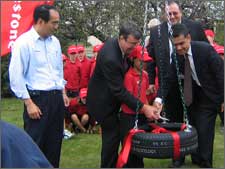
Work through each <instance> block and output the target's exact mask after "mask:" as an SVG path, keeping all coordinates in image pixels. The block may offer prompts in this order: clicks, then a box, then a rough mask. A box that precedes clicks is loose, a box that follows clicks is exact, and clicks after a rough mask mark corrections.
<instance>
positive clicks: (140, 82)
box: [134, 1, 148, 129]
mask: <svg viewBox="0 0 225 169" xmlns="http://www.w3.org/2000/svg"><path fill="white" fill-rule="evenodd" d="M147 12H148V1H146V2H145V14H144V16H145V17H144V27H143V29H144V30H143V38H142V53H141V58H142V59H141V64H140V70H141V72H140V76H139V79H140V81H139V83H138V96H137V97H138V98H140V96H141V84H142V78H143V77H142V75H143V58H144V47H145V37H146V27H147ZM140 106H141V103H140V102H139V101H137V108H136V116H135V124H134V129H138V115H139V108H140Z"/></svg>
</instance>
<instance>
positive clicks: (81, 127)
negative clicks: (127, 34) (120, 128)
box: [62, 44, 102, 139]
mask: <svg viewBox="0 0 225 169" xmlns="http://www.w3.org/2000/svg"><path fill="white" fill-rule="evenodd" d="M101 47H102V44H100V45H96V46H94V47H93V57H92V58H90V59H89V58H88V57H87V56H86V51H85V47H84V46H83V45H70V46H69V47H68V50H67V56H66V55H65V54H63V55H62V59H63V64H64V79H65V80H66V81H67V83H66V86H65V89H66V94H67V96H68V97H69V99H70V104H69V107H67V110H66V112H65V120H64V139H69V138H71V137H73V136H74V133H94V132H95V130H96V129H95V123H96V122H95V120H94V118H93V117H90V115H89V113H88V111H87V107H86V96H87V87H88V81H89V79H90V77H91V75H92V73H93V71H94V68H95V62H96V57H97V54H98V51H99V50H100V49H101Z"/></svg>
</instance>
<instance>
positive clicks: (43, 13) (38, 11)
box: [33, 4, 57, 23]
mask: <svg viewBox="0 0 225 169" xmlns="http://www.w3.org/2000/svg"><path fill="white" fill-rule="evenodd" d="M51 9H53V10H56V8H55V7H54V6H50V5H46V4H44V5H39V6H37V7H36V8H35V10H34V15H33V18H34V23H37V21H38V19H39V18H41V19H43V20H44V21H45V22H48V21H49V19H50V12H49V10H51ZM56 11H57V10H56Z"/></svg>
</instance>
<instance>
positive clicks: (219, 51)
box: [214, 45, 224, 54]
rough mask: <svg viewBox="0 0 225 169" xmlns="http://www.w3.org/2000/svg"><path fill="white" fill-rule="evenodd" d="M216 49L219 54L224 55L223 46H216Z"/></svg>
mask: <svg viewBox="0 0 225 169" xmlns="http://www.w3.org/2000/svg"><path fill="white" fill-rule="evenodd" d="M214 48H215V50H216V52H217V53H218V54H224V47H223V46H220V45H218V46H215V47H214Z"/></svg>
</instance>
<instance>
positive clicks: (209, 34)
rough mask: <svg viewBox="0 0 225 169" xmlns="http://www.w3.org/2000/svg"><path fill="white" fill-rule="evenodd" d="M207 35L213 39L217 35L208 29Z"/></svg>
mask: <svg viewBox="0 0 225 169" xmlns="http://www.w3.org/2000/svg"><path fill="white" fill-rule="evenodd" d="M205 35H206V36H210V37H212V38H214V37H215V34H214V32H213V31H212V30H211V29H206V30H205Z"/></svg>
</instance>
